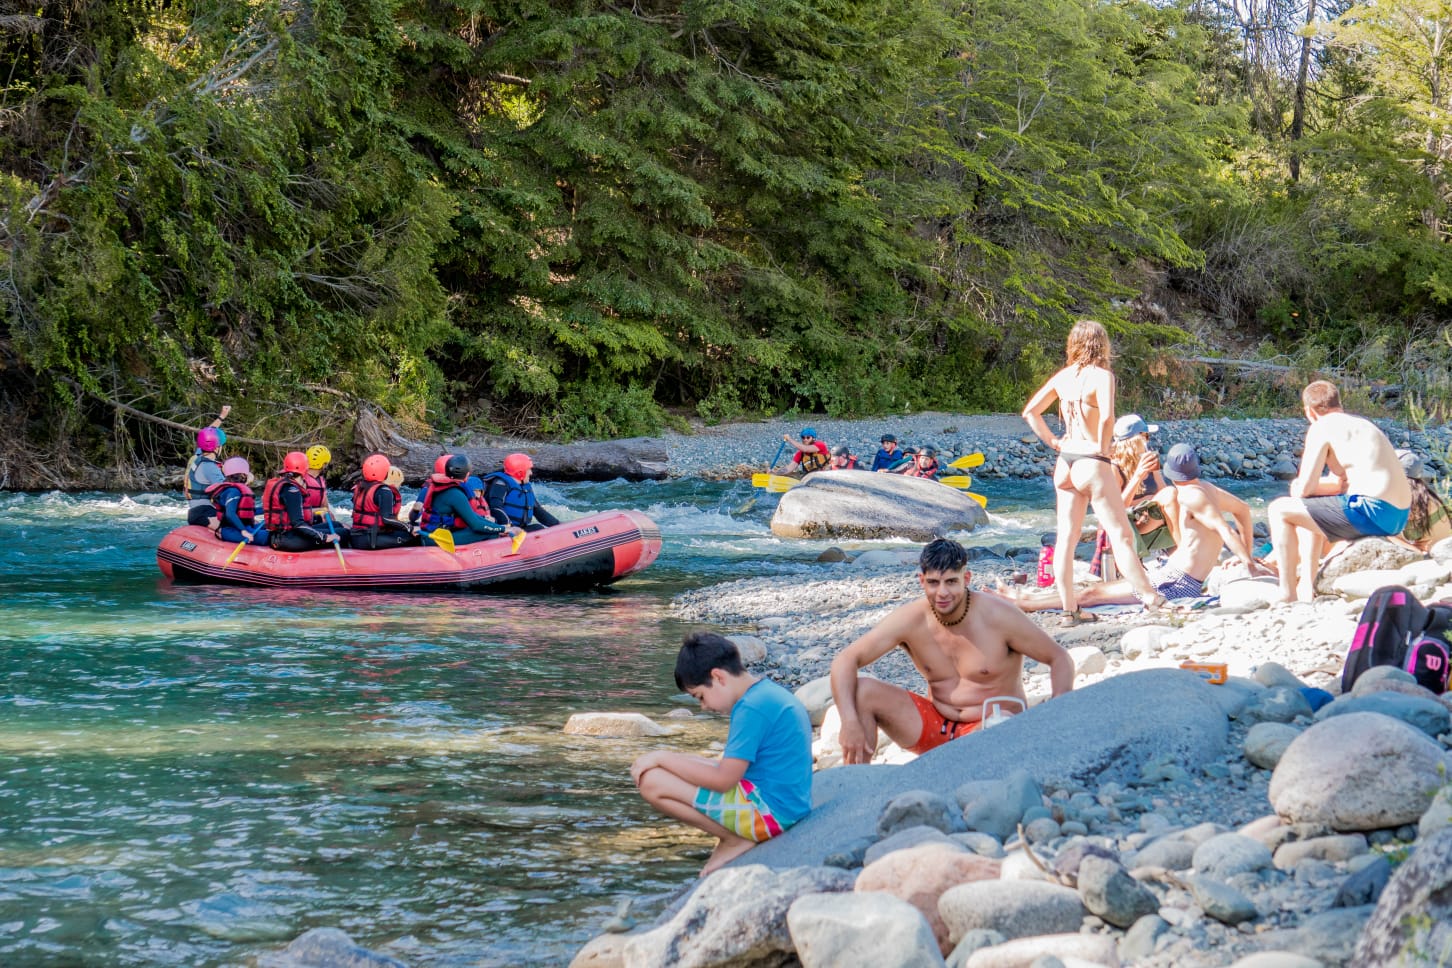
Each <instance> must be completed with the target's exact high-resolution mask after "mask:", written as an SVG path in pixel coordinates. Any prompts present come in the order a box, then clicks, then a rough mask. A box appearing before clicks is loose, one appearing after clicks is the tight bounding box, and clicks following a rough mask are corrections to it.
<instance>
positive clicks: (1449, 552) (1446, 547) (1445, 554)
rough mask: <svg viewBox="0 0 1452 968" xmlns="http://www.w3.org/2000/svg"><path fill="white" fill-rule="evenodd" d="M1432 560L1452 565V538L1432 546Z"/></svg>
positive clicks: (1444, 539)
mask: <svg viewBox="0 0 1452 968" xmlns="http://www.w3.org/2000/svg"><path fill="white" fill-rule="evenodd" d="M1431 555H1432V560H1434V561H1440V562H1443V563H1452V538H1443V539H1442V540H1441V541H1439V542H1437V543H1436V544H1434V545H1432V551H1431Z"/></svg>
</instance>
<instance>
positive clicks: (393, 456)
mask: <svg viewBox="0 0 1452 968" xmlns="http://www.w3.org/2000/svg"><path fill="white" fill-rule="evenodd" d="M388 423H391V421H389V422H387V423H385V422H384V421H382V420H380V419H378V416H377V414H376V413H375V412H374V411H373V409H372V408H370V407H364V408H361V409H360V410H359V413H358V421H357V423H356V425H355V427H354V432H355V435H356V439H357V441H358V443H359V444H361V445H362V447H363V449H364V450H365V451H367V452H369V453H374V452H376V453H380V454H385V455H387V457H388V459H389V460H390V461H391V462H392V463H393V465H394V466H395V467H397V468H398V469H400V470H401V471H403V476H404V480H405V481H407V482H408V483H409V484H419V483H422V481H423V480H424V478H426V477H427V476H428V475H429V474H432V473H433V470H434V460H435V459H436V458H437V457H438V456H439V455H440V454H445V453H448V454H463V455H464V456H466V457H468V458H469V466H470V467H472V468H473V469H474V472H475V473H476V474H479V475H480V476H481V477H482V476H483V475H485V474H488V473H491V472H493V471H496V470H498V469H499V468H500V467H502V466H503V464H504V458H505V457H506V456H507V455H509V454H514V453H525V454H528V455H529V456H530V457H531V458H532V459H533V460H534V476H535V477H536V478H538V479H540V480H547V481H612V480H614V479H616V478H617V477H621V478H624V479H626V480H628V481H657V480H661V479H662V478H664V477H666V476H667V471H668V463H669V459H670V457H669V454H668V453H667V451H666V448H665V444H664V443H663V442H661V441H659V440H653V439H651V438H648V437H632V438H629V439H627V440H606V441H583V442H581V443H577V444H540V443H514V444H510V443H506V442H491V443H488V444H456V445H450V446H448V447H445V446H444V445H442V444H439V443H432V442H428V441H418V440H410V439H408V438H407V437H405V436H403V435H402V434H401V433H399V432H398V431H397V429H395V428H393V427H391V426H388Z"/></svg>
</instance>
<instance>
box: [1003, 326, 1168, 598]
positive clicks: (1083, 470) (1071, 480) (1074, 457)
mask: <svg viewBox="0 0 1452 968" xmlns="http://www.w3.org/2000/svg"><path fill="white" fill-rule="evenodd" d="M1065 355H1066V357H1067V359H1068V364H1069V365H1068V366H1066V367H1064V368H1063V369H1062V370H1060V371H1059V372H1058V373H1055V374H1054V375H1053V376H1051V377H1049V379H1048V381H1047V382H1045V383H1044V385H1043V386H1041V387H1039V389H1038V391H1037V392H1035V393H1034V395H1033V396H1032V397H1030V398H1029V402H1028V404H1027V405H1026V406H1025V407H1024V408H1023V418H1024V420H1026V421H1028V425H1029V426H1030V427H1031V428H1033V432H1034V434H1035V435H1037V436H1038V438H1039V440H1042V441H1043V442H1044V444H1045V445H1046V446H1047V447H1048V448H1049V449H1050V450H1054V451H1057V452H1058V455H1059V460H1058V462H1057V463H1056V464H1055V465H1054V497H1055V502H1056V504H1057V512H1058V541H1057V544H1056V546H1055V548H1054V582H1055V585H1056V586H1057V588H1058V591H1059V601H1060V602H1061V603H1062V605H1063V608H1064V614H1065V616H1067V618H1066V621H1068V622H1071V623H1072V622H1078V621H1083V620H1084V619H1085V616H1083V615H1082V614H1081V613H1080V612H1079V609H1078V600H1077V598H1076V597H1075V594H1074V546H1075V545H1076V544H1077V543H1078V541H1079V529H1080V528H1081V527H1083V525H1084V512H1085V510H1086V509H1087V508H1088V507H1089V506H1090V505H1093V507H1094V514H1095V516H1096V517H1097V518H1098V519H1099V524H1100V526H1101V527H1103V528H1104V530H1105V531H1106V532H1107V533H1108V535H1109V545H1110V547H1111V548H1113V549H1114V558H1115V561H1117V562H1122V564H1121V565H1120V569H1121V571H1122V572H1123V574H1124V577H1125V578H1127V579H1128V580H1129V582H1130V584H1131V585H1132V586H1133V587H1134V589H1135V593H1136V594H1137V595H1138V596H1139V599H1140V601H1142V602H1143V603H1144V604H1145V605H1146V606H1147V607H1153V606H1156V605H1159V604H1162V603H1163V602H1164V598H1163V597H1162V596H1161V595H1160V594H1159V592H1157V591H1156V590H1155V587H1154V586H1153V585H1152V584H1150V580H1149V575H1147V574H1146V573H1145V570H1144V565H1143V564H1141V563H1140V560H1139V556H1138V555H1136V554H1135V553H1134V529H1133V528H1131V527H1130V524H1129V515H1128V514H1127V513H1126V511H1125V509H1124V497H1123V495H1122V494H1121V493H1120V484H1119V478H1118V476H1117V475H1116V474H1115V471H1114V465H1113V464H1112V463H1111V462H1110V459H1109V451H1110V446H1111V442H1112V440H1113V438H1114V374H1113V373H1112V372H1110V370H1109V334H1108V333H1106V332H1105V331H1104V327H1103V326H1101V325H1100V324H1099V323H1097V322H1095V321H1094V320H1092V319H1081V320H1079V322H1077V323H1075V324H1074V328H1073V329H1072V330H1070V332H1069V342H1068V346H1067V348H1066V352H1065ZM1055 400H1057V401H1058V402H1059V415H1060V417H1061V418H1062V419H1063V421H1064V436H1063V437H1055V436H1054V435H1053V433H1052V432H1050V430H1049V425H1048V424H1047V423H1045V422H1044V418H1043V412H1044V411H1045V410H1047V409H1048V408H1049V407H1050V406H1051V405H1053V403H1054V401H1055Z"/></svg>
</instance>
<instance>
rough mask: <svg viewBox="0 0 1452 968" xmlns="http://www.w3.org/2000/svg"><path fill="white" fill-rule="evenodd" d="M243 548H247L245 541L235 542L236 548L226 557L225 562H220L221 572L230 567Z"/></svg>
mask: <svg viewBox="0 0 1452 968" xmlns="http://www.w3.org/2000/svg"><path fill="white" fill-rule="evenodd" d="M245 547H247V542H246V541H245V540H243V541H239V542H237V547H235V548H233V549H232V553H231V554H230V555H228V556H227V560H226V561H224V562H222V570H223V571H226V570H227V566H228V565H230V564H231V563H232V561H233V559H235V558H236V557H237V554H238V552H240V551H241V550H242V549H243V548H245Z"/></svg>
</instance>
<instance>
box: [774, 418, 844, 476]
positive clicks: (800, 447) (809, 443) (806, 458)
mask: <svg viewBox="0 0 1452 968" xmlns="http://www.w3.org/2000/svg"><path fill="white" fill-rule="evenodd" d="M781 439H782V440H784V441H785V442H786V443H788V444H791V445H792V446H793V447H795V448H796V449H797V452H796V453H795V454H793V455H792V463H793V464H795V465H797V466H796V467H795V468H794V469H793V471H794V472H795V471H796V470H800V471H801V472H802V473H803V474H810V473H812V471H819V470H822V469H823V468H824V467H826V466H827V464H828V462H829V461H830V460H831V459H832V452H831V451H830V450H828V449H827V445H826V444H824V443H822V442H821V441H820V440H818V439H817V432H816V431H815V430H813V429H812V428H811V427H803V428H802V439H801V441H795V440H792V437H791V434H782V436H781Z"/></svg>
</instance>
